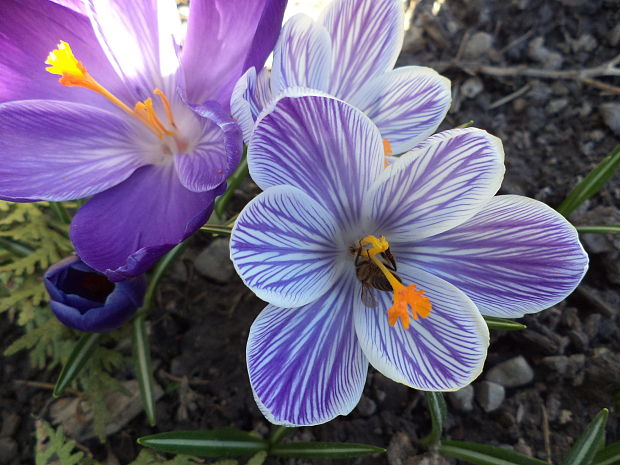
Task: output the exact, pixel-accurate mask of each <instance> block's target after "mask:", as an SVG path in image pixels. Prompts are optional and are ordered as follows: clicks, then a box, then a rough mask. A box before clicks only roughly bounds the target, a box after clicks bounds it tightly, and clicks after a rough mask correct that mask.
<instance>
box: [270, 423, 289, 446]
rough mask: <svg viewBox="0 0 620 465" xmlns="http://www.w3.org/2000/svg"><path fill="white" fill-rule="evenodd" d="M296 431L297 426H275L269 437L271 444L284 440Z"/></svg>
mask: <svg viewBox="0 0 620 465" xmlns="http://www.w3.org/2000/svg"><path fill="white" fill-rule="evenodd" d="M293 431H295V428H287V427H286V426H275V427H274V428H273V431H272V432H271V437H270V438H269V444H272V445H274V444H277V443H279V442H282V440H283V439H284V438H285V437H287V436H288V435H289V434H291V433H292V432H293Z"/></svg>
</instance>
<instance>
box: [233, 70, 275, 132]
mask: <svg viewBox="0 0 620 465" xmlns="http://www.w3.org/2000/svg"><path fill="white" fill-rule="evenodd" d="M270 80H271V70H269V69H267V68H263V69H262V70H261V71H260V73H258V76H257V75H256V69H254V68H250V69H248V70H247V71H246V72H245V74H244V75H243V76H241V78H240V79H239V81H237V84H236V85H235V88H234V89H233V93H232V96H231V98H230V111H231V114H232V116H233V118H235V119H236V120H237V123H238V124H239V126H240V127H241V130H242V131H243V141H244V142H245V143H246V144H249V142H250V138H251V136H252V133H253V132H254V123H255V121H256V118H258V115H259V114H260V112H261V111H263V108H264V107H265V106H267V104H268V103H269V102H271V100H272V95H271V87H270Z"/></svg>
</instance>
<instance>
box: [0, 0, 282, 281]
mask: <svg viewBox="0 0 620 465" xmlns="http://www.w3.org/2000/svg"><path fill="white" fill-rule="evenodd" d="M285 6H286V0H236V1H234V2H230V1H228V0H193V1H192V2H191V6H190V18H189V23H188V33H187V38H186V40H185V42H184V44H182V48H181V44H180V43H179V41H178V40H177V37H178V31H179V28H180V20H179V16H178V12H177V10H176V3H175V2H174V1H173V0H132V1H130V2H127V1H123V0H88V1H85V2H84V3H80V2H79V1H76V0H60V1H48V0H3V1H2V6H1V7H0V8H1V14H0V46H1V48H2V50H3V52H2V54H0V102H2V103H0V161H1V163H0V198H1V199H4V200H11V201H16V202H30V201H37V200H53V201H62V200H69V199H79V198H84V197H88V196H93V197H92V198H91V199H90V200H89V201H88V202H87V203H86V204H85V205H84V206H83V207H82V208H81V209H80V210H79V211H78V213H77V215H76V216H75V218H74V220H73V223H72V225H71V239H72V240H73V243H74V245H75V248H76V250H77V253H78V254H79V256H80V257H81V258H82V259H83V260H84V262H85V263H87V264H88V265H89V266H91V267H92V268H94V269H96V270H98V271H100V272H103V273H105V274H106V275H107V276H108V277H109V278H110V279H111V280H114V281H117V280H122V279H126V278H127V277H131V276H136V275H139V274H140V273H142V272H144V271H146V269H148V268H149V267H150V266H151V265H152V264H153V263H154V262H155V261H156V260H157V258H159V257H160V256H161V255H162V254H164V253H165V252H167V251H168V250H170V249H171V248H172V247H173V246H174V245H176V244H178V243H179V242H181V241H183V240H184V239H185V238H187V237H188V236H189V235H191V234H192V233H193V232H194V231H196V230H197V229H198V228H199V227H200V226H201V225H202V224H203V223H204V222H205V221H206V220H207V219H208V217H209V215H210V213H211V211H212V208H213V200H214V199H215V197H216V196H217V195H219V194H221V193H222V192H223V190H224V189H225V186H226V183H225V181H226V178H227V176H228V175H229V174H230V173H231V171H232V170H233V169H234V168H235V166H236V165H237V164H238V162H239V159H240V155H241V149H242V139H241V134H240V130H239V128H238V126H237V124H236V123H235V122H234V121H233V120H232V119H231V117H230V116H229V107H228V106H229V101H230V95H231V91H232V88H233V86H234V83H235V82H236V81H237V80H238V79H239V76H241V75H242V73H244V72H245V70H247V69H248V68H249V67H253V66H262V64H263V63H264V61H265V59H266V57H267V55H268V54H269V53H270V51H271V49H272V47H273V45H274V44H275V42H276V40H277V36H278V34H279V32H280V23H281V21H282V15H283V11H284V8H285ZM46 65H47V66H48V67H47V68H46V67H45V66H46ZM50 73H51V74H50ZM54 74H56V75H59V76H60V80H58V76H54Z"/></svg>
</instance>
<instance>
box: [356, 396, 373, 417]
mask: <svg viewBox="0 0 620 465" xmlns="http://www.w3.org/2000/svg"><path fill="white" fill-rule="evenodd" d="M357 411H358V412H359V414H360V415H361V416H363V417H370V416H372V415H374V414H375V413H376V412H377V403H376V402H375V401H374V400H372V399H371V398H370V397H368V396H365V395H362V398H361V399H360V401H359V403H358V404H357Z"/></svg>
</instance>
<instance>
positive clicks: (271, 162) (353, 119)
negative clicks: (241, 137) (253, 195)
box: [248, 89, 383, 227]
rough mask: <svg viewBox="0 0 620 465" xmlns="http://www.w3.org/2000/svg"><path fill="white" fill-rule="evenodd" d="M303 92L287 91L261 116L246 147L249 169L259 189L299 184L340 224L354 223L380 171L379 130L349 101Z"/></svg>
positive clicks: (380, 147)
mask: <svg viewBox="0 0 620 465" xmlns="http://www.w3.org/2000/svg"><path fill="white" fill-rule="evenodd" d="M304 92H305V91H303V90H299V89H291V90H290V91H287V92H285V93H284V94H282V96H281V97H280V98H279V99H278V100H277V101H276V102H274V103H273V104H272V105H270V107H269V108H267V109H266V110H265V111H264V112H263V113H262V114H261V116H260V117H259V120H258V122H257V125H256V128H255V130H254V135H253V136H252V140H251V141H250V145H249V147H248V164H249V167H250V174H251V175H252V178H253V179H254V181H255V182H256V183H257V184H258V185H259V186H260V187H261V188H262V189H266V188H268V187H270V186H277V185H283V184H288V185H291V186H295V187H298V188H299V189H301V190H303V191H304V192H306V193H307V194H308V195H309V196H310V197H312V198H313V199H314V200H316V201H317V202H318V203H319V204H321V205H323V206H324V207H325V208H326V209H328V210H329V211H330V212H331V213H332V214H333V215H334V217H335V218H336V219H337V220H338V222H339V224H340V225H342V226H347V227H352V226H356V225H357V224H358V223H359V219H360V217H361V203H362V197H363V195H364V193H365V192H366V191H367V190H368V188H369V186H370V184H371V183H372V181H374V179H375V178H376V177H377V176H378V175H379V173H380V172H381V171H382V170H383V143H382V141H381V135H380V134H379V131H378V129H377V127H376V126H375V125H373V124H372V122H371V121H370V120H369V119H368V118H367V117H366V116H365V115H364V114H363V113H362V112H360V111H359V110H356V109H355V108H353V107H352V106H350V105H348V104H346V103H344V102H342V101H340V100H337V99H334V98H332V97H328V96H323V95H319V94H305V95H304ZM308 92H310V91H308Z"/></svg>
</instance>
